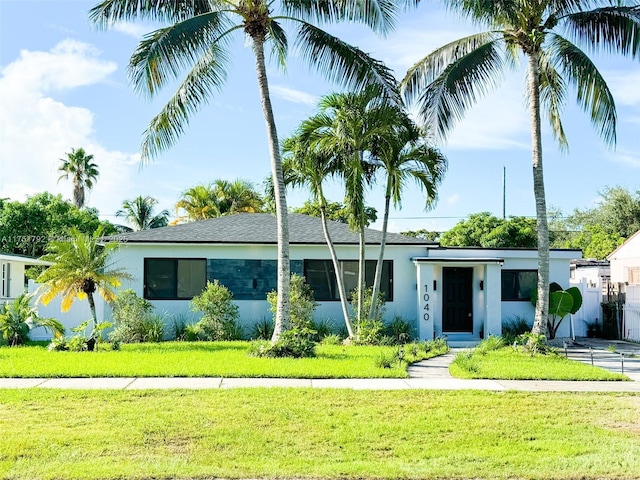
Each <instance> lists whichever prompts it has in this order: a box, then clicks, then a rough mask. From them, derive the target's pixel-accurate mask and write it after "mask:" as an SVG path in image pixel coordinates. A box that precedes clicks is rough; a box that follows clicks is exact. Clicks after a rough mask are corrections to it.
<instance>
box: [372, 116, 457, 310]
mask: <svg viewBox="0 0 640 480" xmlns="http://www.w3.org/2000/svg"><path fill="white" fill-rule="evenodd" d="M397 115H398V118H397V120H398V123H397V125H395V127H396V128H394V135H392V136H391V137H390V138H389V139H388V140H387V142H385V143H384V144H383V145H382V148H381V149H380V150H379V151H378V154H377V162H376V165H377V167H378V169H382V170H384V172H385V174H386V176H387V186H386V189H385V202H384V217H383V220H382V239H381V241H380V254H379V256H378V262H377V264H376V273H375V277H374V283H373V293H372V297H371V306H370V310H369V318H375V313H376V309H377V300H378V292H379V291H380V282H381V279H382V265H383V260H384V249H385V245H386V241H387V227H388V224H389V209H390V204H391V201H392V200H393V205H394V207H396V208H401V207H402V190H404V187H405V186H406V184H407V182H408V181H410V180H414V181H415V182H416V184H417V185H418V187H420V189H421V190H423V191H425V192H426V196H425V209H428V208H431V207H432V206H433V205H434V204H435V201H436V199H437V196H438V191H437V188H438V186H439V185H440V183H441V182H442V179H443V178H444V174H445V172H446V171H447V159H446V157H445V156H444V155H443V154H442V153H441V152H440V151H439V150H438V149H437V148H435V147H434V146H432V145H430V144H429V143H427V140H426V138H425V135H424V132H423V131H422V130H421V129H420V128H418V126H417V125H415V124H414V123H413V122H412V121H411V120H410V119H409V118H408V116H407V115H406V114H405V113H404V112H403V111H401V110H400V109H398V112H397Z"/></svg>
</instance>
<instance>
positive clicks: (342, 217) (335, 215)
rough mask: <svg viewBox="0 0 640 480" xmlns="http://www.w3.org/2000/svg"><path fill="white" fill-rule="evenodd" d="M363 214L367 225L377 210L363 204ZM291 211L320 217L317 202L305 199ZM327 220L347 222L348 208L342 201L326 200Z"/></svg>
mask: <svg viewBox="0 0 640 480" xmlns="http://www.w3.org/2000/svg"><path fill="white" fill-rule="evenodd" d="M364 209H365V216H366V218H367V226H369V225H371V224H372V223H373V222H375V221H376V220H377V219H378V212H377V210H376V209H375V208H374V207H370V206H365V207H364ZM292 211H293V213H301V214H303V215H310V216H312V217H320V216H322V215H321V207H320V204H319V203H318V202H314V201H306V202H304V204H303V205H302V206H301V207H295V208H293V209H292ZM324 211H325V215H326V216H327V220H333V221H335V222H340V223H349V210H348V209H347V206H346V205H345V204H344V203H341V202H330V201H326V205H325V207H324Z"/></svg>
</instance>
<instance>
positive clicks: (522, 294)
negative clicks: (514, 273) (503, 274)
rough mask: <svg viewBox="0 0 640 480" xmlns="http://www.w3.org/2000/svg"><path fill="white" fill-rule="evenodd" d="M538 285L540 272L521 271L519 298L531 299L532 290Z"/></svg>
mask: <svg viewBox="0 0 640 480" xmlns="http://www.w3.org/2000/svg"><path fill="white" fill-rule="evenodd" d="M537 286H538V272H535V271H534V272H532V271H527V272H519V275H518V300H527V301H528V300H531V291H532V290H533V289H534V288H536V287H537Z"/></svg>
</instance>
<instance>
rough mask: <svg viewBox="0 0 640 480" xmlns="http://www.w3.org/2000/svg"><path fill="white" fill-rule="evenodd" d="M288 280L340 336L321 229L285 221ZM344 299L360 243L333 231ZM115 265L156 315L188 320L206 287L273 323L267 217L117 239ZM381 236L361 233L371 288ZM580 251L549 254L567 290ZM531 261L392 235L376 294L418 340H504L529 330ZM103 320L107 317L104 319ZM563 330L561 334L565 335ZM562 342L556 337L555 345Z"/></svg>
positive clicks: (245, 317) (272, 235)
mask: <svg viewBox="0 0 640 480" xmlns="http://www.w3.org/2000/svg"><path fill="white" fill-rule="evenodd" d="M289 228H290V262H291V271H292V272H293V273H297V274H299V275H302V276H304V277H305V279H306V281H307V283H308V284H309V285H310V286H311V289H312V290H313V291H314V295H315V299H316V301H317V302H318V304H319V306H318V308H317V310H316V319H317V320H325V319H328V320H330V321H332V322H333V323H334V325H335V326H336V327H338V328H339V327H340V326H341V323H342V313H341V308H340V302H339V297H338V292H337V288H336V281H335V272H334V268H333V264H332V262H331V257H330V255H329V249H328V247H327V245H326V242H325V238H324V235H323V231H322V225H321V221H320V219H318V218H315V217H309V216H306V215H300V214H290V215H289ZM329 233H330V235H331V237H332V240H333V242H334V244H335V248H336V251H337V255H338V258H339V260H340V269H341V275H342V278H343V280H344V283H345V286H346V289H347V291H352V290H353V289H354V288H355V287H356V281H357V271H358V250H359V246H358V245H359V244H358V235H357V234H355V233H353V232H351V231H350V230H349V228H348V226H347V225H344V224H342V223H338V222H329ZM118 239H119V240H121V248H120V249H119V250H118V251H117V253H116V255H115V257H114V259H113V260H114V265H115V266H116V267H118V268H126V269H127V271H128V272H129V273H130V274H131V275H132V276H133V279H132V280H131V281H129V282H127V283H126V284H125V285H123V288H131V289H133V290H134V291H135V292H136V293H137V294H138V295H139V296H141V297H144V298H146V299H148V300H149V301H151V302H152V303H153V305H154V306H155V308H156V311H157V312H159V313H163V312H166V313H168V314H171V315H174V316H178V317H181V318H189V316H190V315H191V313H190V305H189V302H190V300H191V298H192V297H193V296H194V295H197V294H198V293H200V292H201V291H202V289H203V288H204V286H205V285H206V282H207V281H213V280H216V279H217V280H219V282H220V283H221V284H223V285H225V286H226V287H227V288H228V289H229V290H230V291H231V292H232V293H233V296H234V301H235V303H236V304H237V305H238V306H239V310H240V316H241V319H242V323H243V326H244V327H245V328H247V329H250V328H251V326H252V324H254V323H256V322H258V321H261V320H263V319H265V318H271V316H272V314H271V312H270V311H269V305H268V303H267V301H266V295H267V293H268V292H270V291H272V290H275V289H276V272H277V241H276V239H277V236H276V221H275V217H274V216H272V215H270V214H237V215H231V216H227V217H221V218H216V219H211V220H205V221H201V222H192V223H188V224H183V225H178V226H173V227H164V228H159V229H154V230H147V231H142V232H132V233H128V234H124V235H119V236H118ZM380 239H381V232H379V231H376V230H373V229H367V230H366V232H365V241H366V269H365V270H366V277H367V284H368V285H371V284H372V283H373V276H374V272H375V267H376V261H377V258H378V254H379V244H380ZM579 256H580V252H579V251H576V250H553V251H552V252H551V261H550V272H551V280H552V281H556V282H558V283H560V284H561V285H563V286H568V282H569V261H570V260H571V259H572V258H576V257H579ZM536 269H537V252H536V251H535V250H529V249H483V248H443V247H440V246H439V245H438V244H437V243H434V242H430V241H426V240H421V239H416V238H412V237H407V236H404V235H399V234H394V233H390V234H388V238H387V246H386V248H385V256H384V266H383V275H382V287H381V288H382V291H383V292H384V293H385V296H386V312H385V318H384V319H385V320H386V321H390V320H391V319H392V318H393V317H394V316H400V317H402V318H403V319H405V320H411V321H414V322H415V326H416V331H417V332H418V335H419V337H420V338H421V339H430V338H433V337H434V336H441V335H447V336H448V337H449V339H450V341H452V342H455V341H459V342H474V341H477V340H479V339H480V338H481V337H483V336H486V335H489V334H494V335H499V334H500V333H501V331H502V322H503V321H505V320H508V319H509V318H515V317H521V318H525V319H528V320H529V321H532V319H533V306H532V305H531V303H530V302H529V298H530V291H531V289H532V288H533V287H534V286H535V277H536V275H537V273H536ZM104 316H105V318H108V316H109V312H105V313H104ZM561 328H562V327H561ZM561 334H562V332H559V335H561Z"/></svg>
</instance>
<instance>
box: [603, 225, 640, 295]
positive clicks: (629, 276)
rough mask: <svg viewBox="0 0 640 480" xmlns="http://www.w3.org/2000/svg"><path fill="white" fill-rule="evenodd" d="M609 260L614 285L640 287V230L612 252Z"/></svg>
mask: <svg viewBox="0 0 640 480" xmlns="http://www.w3.org/2000/svg"><path fill="white" fill-rule="evenodd" d="M607 260H609V262H610V264H611V282H612V283H614V284H618V283H621V284H622V283H623V284H626V285H640V230H639V231H637V232H636V233H634V234H633V235H631V236H630V237H629V238H628V239H627V240H626V241H625V242H624V243H623V244H622V245H620V246H619V247H618V248H616V249H615V250H614V251H613V252H611V253H610V254H609V256H608V257H607Z"/></svg>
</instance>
